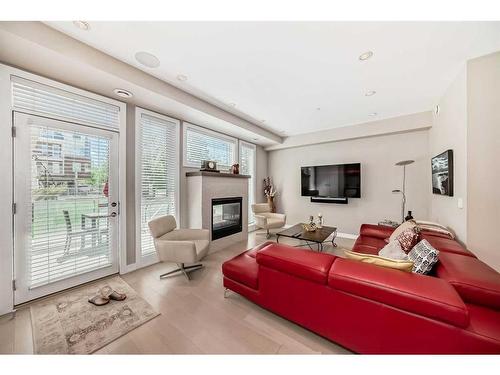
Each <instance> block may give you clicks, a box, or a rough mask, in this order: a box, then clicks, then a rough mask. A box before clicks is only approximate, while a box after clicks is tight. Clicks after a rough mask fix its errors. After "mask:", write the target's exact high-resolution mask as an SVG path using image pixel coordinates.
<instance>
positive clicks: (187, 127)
mask: <svg viewBox="0 0 500 375" xmlns="http://www.w3.org/2000/svg"><path fill="white" fill-rule="evenodd" d="M190 129H191V130H193V131H195V132H197V133H201V134H205V135H208V136H211V137H215V138H219V139H222V140H225V141H229V142H232V143H234V153H233V164H234V163H236V160H239V144H238V141H239V140H238V138H234V137H231V136H229V135H226V134H224V133H220V132H217V131H214V130H210V129H207V128H204V127H202V126H199V125H194V124H191V123H189V122H183V129H182V133H183V134H182V159H183V162H182V165H183V166H184V167H185V168H197V169H200V168H201V165H194V164H193V163H189V162H188V160H187V132H188V130H190Z"/></svg>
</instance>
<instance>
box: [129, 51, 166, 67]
mask: <svg viewBox="0 0 500 375" xmlns="http://www.w3.org/2000/svg"><path fill="white" fill-rule="evenodd" d="M135 59H136V60H137V61H138V62H139V63H141V64H142V65H145V66H147V67H148V68H158V67H159V66H160V60H159V59H158V57H156V56H155V55H152V54H151V53H149V52H144V51H140V52H137V53H136V54H135Z"/></svg>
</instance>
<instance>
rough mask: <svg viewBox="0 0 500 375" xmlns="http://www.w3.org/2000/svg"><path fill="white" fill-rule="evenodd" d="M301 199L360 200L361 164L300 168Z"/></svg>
mask: <svg viewBox="0 0 500 375" xmlns="http://www.w3.org/2000/svg"><path fill="white" fill-rule="evenodd" d="M301 191H302V196H303V197H325V198H361V164H360V163H353V164H338V165H319V166H314V167H302V168H301Z"/></svg>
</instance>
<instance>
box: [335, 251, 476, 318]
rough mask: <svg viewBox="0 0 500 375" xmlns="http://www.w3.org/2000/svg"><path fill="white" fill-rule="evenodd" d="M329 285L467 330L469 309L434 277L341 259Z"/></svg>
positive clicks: (451, 288) (446, 285) (336, 264)
mask: <svg viewBox="0 0 500 375" xmlns="http://www.w3.org/2000/svg"><path fill="white" fill-rule="evenodd" d="M328 284H329V285H330V286H331V287H333V288H335V289H337V290H341V291H343V292H347V293H350V294H354V295H357V296H360V297H364V298H368V299H371V300H374V301H377V302H381V303H384V304H386V305H389V306H393V307H396V308H399V309H401V310H405V311H409V312H412V313H416V314H419V315H423V316H427V317H429V318H432V319H437V320H440V321H443V322H446V323H451V324H453V325H455V326H458V327H466V326H467V325H468V322H469V318H468V312H467V308H466V306H465V304H464V302H463V301H462V299H461V298H460V296H459V295H458V294H457V292H456V291H455V289H454V288H453V287H452V286H451V285H450V284H449V283H447V282H446V281H444V280H440V279H437V278H434V277H429V276H424V275H417V274H414V273H408V272H402V271H399V270H393V269H388V268H383V267H378V266H374V265H372V264H367V263H362V262H356V261H352V260H349V259H342V258H337V259H336V260H335V262H334V263H333V266H332V268H331V270H330V273H329V277H328Z"/></svg>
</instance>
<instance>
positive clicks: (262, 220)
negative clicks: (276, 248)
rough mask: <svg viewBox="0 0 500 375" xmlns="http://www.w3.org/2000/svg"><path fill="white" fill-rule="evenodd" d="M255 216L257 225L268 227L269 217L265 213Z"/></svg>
mask: <svg viewBox="0 0 500 375" xmlns="http://www.w3.org/2000/svg"><path fill="white" fill-rule="evenodd" d="M254 217H255V225H257V226H258V227H259V228H266V227H267V217H265V216H264V215H254Z"/></svg>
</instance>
